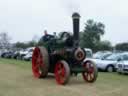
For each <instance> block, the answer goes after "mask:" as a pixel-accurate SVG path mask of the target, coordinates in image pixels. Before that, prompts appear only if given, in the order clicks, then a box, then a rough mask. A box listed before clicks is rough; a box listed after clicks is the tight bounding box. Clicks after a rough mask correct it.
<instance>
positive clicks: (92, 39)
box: [80, 19, 105, 51]
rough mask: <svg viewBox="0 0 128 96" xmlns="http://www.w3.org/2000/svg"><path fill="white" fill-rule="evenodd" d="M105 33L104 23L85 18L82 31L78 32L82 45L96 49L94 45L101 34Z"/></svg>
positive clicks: (97, 42)
mask: <svg viewBox="0 0 128 96" xmlns="http://www.w3.org/2000/svg"><path fill="white" fill-rule="evenodd" d="M104 33H105V25H104V24H103V23H101V22H95V21H93V20H91V19H90V20H87V22H86V23H85V28H84V30H83V32H81V33H80V36H81V41H80V45H81V46H82V47H86V48H91V49H93V50H94V51H96V46H97V44H99V42H100V40H101V36H102V35H104Z"/></svg>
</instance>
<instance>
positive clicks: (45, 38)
mask: <svg viewBox="0 0 128 96" xmlns="http://www.w3.org/2000/svg"><path fill="white" fill-rule="evenodd" d="M51 38H54V36H53V35H50V34H48V33H47V30H44V36H43V42H47V41H49V40H50V39H51Z"/></svg>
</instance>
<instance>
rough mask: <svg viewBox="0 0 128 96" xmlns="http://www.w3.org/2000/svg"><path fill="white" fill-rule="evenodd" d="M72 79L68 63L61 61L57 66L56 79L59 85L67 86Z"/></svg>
mask: <svg viewBox="0 0 128 96" xmlns="http://www.w3.org/2000/svg"><path fill="white" fill-rule="evenodd" d="M69 77H70V69H69V65H68V64H67V62H66V61H64V60H61V61H59V62H57V64H56V66H55V78H56V81H57V83H58V84H60V85H65V84H66V83H68V81H69Z"/></svg>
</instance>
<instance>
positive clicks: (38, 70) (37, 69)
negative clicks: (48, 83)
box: [32, 47, 49, 78]
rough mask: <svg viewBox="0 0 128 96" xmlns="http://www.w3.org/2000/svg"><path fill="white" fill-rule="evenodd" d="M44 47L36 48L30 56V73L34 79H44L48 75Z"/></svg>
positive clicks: (46, 54) (46, 56)
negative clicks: (31, 72)
mask: <svg viewBox="0 0 128 96" xmlns="http://www.w3.org/2000/svg"><path fill="white" fill-rule="evenodd" d="M48 59H49V58H48V52H47V50H46V48H45V47H36V48H35V49H34V51H33V55H32V71H33V75H34V76H35V77H36V78H41V77H42V78H44V77H46V76H47V74H48V68H49V61H48Z"/></svg>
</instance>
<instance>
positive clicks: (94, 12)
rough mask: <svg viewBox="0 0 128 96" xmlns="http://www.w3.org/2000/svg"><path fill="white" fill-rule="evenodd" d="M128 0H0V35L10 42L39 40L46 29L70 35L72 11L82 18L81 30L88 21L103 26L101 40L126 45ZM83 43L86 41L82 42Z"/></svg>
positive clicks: (127, 35)
mask: <svg viewBox="0 0 128 96" xmlns="http://www.w3.org/2000/svg"><path fill="white" fill-rule="evenodd" d="M127 4H128V0H0V33H1V32H7V33H8V35H9V36H10V37H11V42H17V41H20V42H26V41H30V40H32V39H34V38H35V39H38V38H40V37H41V36H42V35H43V31H44V30H47V31H48V32H49V33H50V34H53V32H57V33H59V32H61V31H70V32H72V18H71V15H72V13H73V12H79V13H80V15H81V20H80V30H81V31H82V30H83V29H84V26H85V25H84V24H85V22H86V21H87V20H88V19H93V20H94V21H97V22H102V23H104V24H105V34H104V36H103V37H102V40H109V41H110V42H111V43H112V44H113V45H115V44H116V43H121V42H128V38H127V37H128V5H127ZM85 42H86V41H85Z"/></svg>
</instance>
